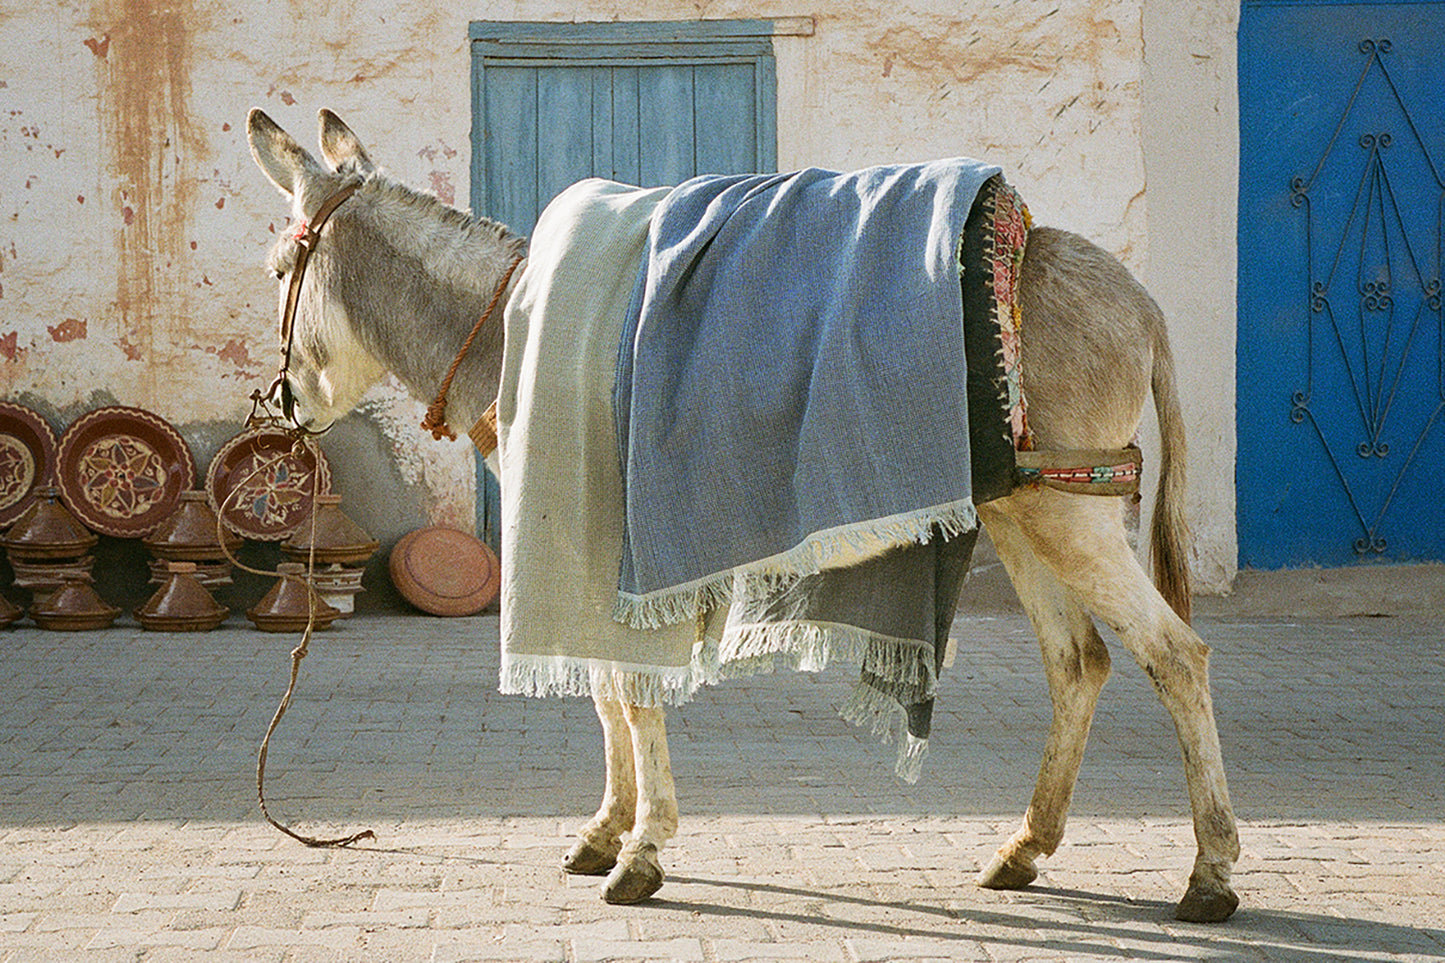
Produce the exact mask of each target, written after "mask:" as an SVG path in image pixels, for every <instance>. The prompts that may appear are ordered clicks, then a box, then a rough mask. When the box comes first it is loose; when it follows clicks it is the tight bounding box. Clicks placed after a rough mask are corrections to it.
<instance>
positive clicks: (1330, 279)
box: [1290, 39, 1445, 556]
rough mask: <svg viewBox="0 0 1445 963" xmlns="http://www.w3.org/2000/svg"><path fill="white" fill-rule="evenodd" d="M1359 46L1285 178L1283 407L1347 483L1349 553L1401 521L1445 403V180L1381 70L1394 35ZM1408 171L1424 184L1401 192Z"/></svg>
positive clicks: (1379, 547)
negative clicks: (1336, 103) (1300, 283)
mask: <svg viewBox="0 0 1445 963" xmlns="http://www.w3.org/2000/svg"><path fill="white" fill-rule="evenodd" d="M1358 49H1359V53H1360V55H1361V59H1362V65H1361V70H1360V74H1359V80H1358V82H1357V83H1356V85H1355V88H1354V90H1353V92H1351V94H1350V96H1349V98H1348V102H1347V103H1346V105H1345V108H1344V110H1343V112H1342V114H1341V117H1340V120H1339V123H1338V125H1337V126H1336V127H1335V129H1334V132H1333V135H1332V136H1331V138H1330V140H1329V142H1328V144H1327V145H1326V147H1325V150H1324V152H1323V154H1322V155H1321V156H1320V158H1319V161H1318V163H1316V164H1315V166H1314V168H1313V170H1312V171H1311V172H1310V173H1309V174H1308V175H1300V176H1296V177H1295V178H1293V179H1292V180H1291V182H1290V201H1291V203H1292V204H1293V205H1294V207H1296V208H1298V209H1299V210H1300V211H1301V212H1302V216H1303V217H1304V219H1305V244H1306V248H1307V254H1306V257H1307V261H1306V263H1307V264H1308V271H1309V290H1308V291H1307V292H1306V298H1305V301H1306V307H1305V317H1306V322H1307V326H1308V364H1307V367H1306V381H1305V386H1304V387H1303V388H1301V389H1299V390H1296V391H1295V392H1294V393H1293V395H1292V397H1291V410H1290V418H1291V420H1292V421H1293V422H1294V423H1295V424H1297V425H1302V426H1303V425H1308V426H1309V427H1310V428H1311V429H1312V430H1313V431H1314V433H1315V435H1316V436H1317V437H1318V440H1319V443H1320V445H1321V446H1322V447H1323V450H1324V452H1325V454H1326V455H1327V457H1328V461H1329V463H1330V465H1331V466H1332V467H1333V469H1334V473H1335V475H1336V477H1337V478H1338V480H1339V483H1340V485H1341V486H1342V487H1343V490H1344V493H1345V495H1346V497H1347V500H1348V503H1349V505H1350V508H1351V509H1352V511H1353V513H1354V515H1355V517H1356V519H1357V520H1358V524H1359V533H1360V534H1359V536H1358V537H1357V538H1355V539H1354V543H1353V544H1354V551H1355V553H1356V554H1357V555H1359V556H1377V555H1382V554H1384V553H1385V552H1386V550H1387V549H1388V548H1389V532H1390V530H1391V529H1392V526H1398V525H1400V524H1402V523H1406V524H1407V523H1408V520H1406V519H1400V518H1398V517H1395V516H1393V515H1391V512H1390V509H1391V507H1392V505H1394V504H1395V502H1396V496H1397V495H1398V494H1399V493H1400V492H1401V487H1402V485H1409V484H1411V483H1412V481H1413V475H1412V472H1411V469H1412V467H1416V468H1417V473H1418V471H1419V468H1418V467H1417V466H1416V465H1415V462H1416V455H1417V454H1418V453H1419V451H1420V449H1421V446H1422V445H1424V444H1425V442H1426V440H1427V438H1429V437H1430V434H1431V432H1432V431H1434V430H1436V425H1437V422H1439V420H1440V416H1441V413H1442V411H1445V353H1442V347H1441V346H1442V334H1445V329H1442V313H1441V290H1440V278H1441V270H1440V266H1441V226H1442V217H1445V180H1442V179H1441V177H1440V172H1439V167H1438V166H1437V165H1436V164H1435V161H1434V159H1433V158H1431V156H1430V153H1429V150H1428V149H1427V148H1426V146H1425V142H1424V140H1423V139H1422V138H1421V136H1420V132H1419V129H1418V128H1417V127H1416V125H1415V122H1414V120H1413V119H1412V117H1411V113H1410V110H1409V109H1408V107H1407V105H1406V103H1405V101H1404V99H1403V98H1402V97H1401V96H1400V92H1399V88H1398V87H1397V86H1396V83H1395V80H1394V79H1393V78H1392V77H1391V73H1390V64H1389V61H1390V54H1391V51H1392V44H1391V42H1390V40H1388V39H1366V40H1363V41H1361V42H1360V43H1359V48H1358ZM1362 94H1364V96H1363V97H1362ZM1365 103H1369V104H1371V105H1372V106H1371V107H1370V108H1369V109H1363V108H1362V105H1363V104H1365ZM1382 105H1383V106H1382ZM1406 181H1409V182H1411V183H1414V184H1417V185H1418V184H1425V185H1427V186H1428V191H1427V193H1428V194H1429V195H1430V196H1428V197H1427V196H1424V195H1422V194H1421V192H1420V191H1419V189H1418V188H1416V189H1414V190H1412V191H1411V193H1410V195H1409V196H1408V197H1402V196H1400V195H1397V193H1396V185H1397V184H1401V183H1404V182H1406ZM1406 398H1409V399H1410V401H1409V403H1405V402H1404V399H1406Z"/></svg>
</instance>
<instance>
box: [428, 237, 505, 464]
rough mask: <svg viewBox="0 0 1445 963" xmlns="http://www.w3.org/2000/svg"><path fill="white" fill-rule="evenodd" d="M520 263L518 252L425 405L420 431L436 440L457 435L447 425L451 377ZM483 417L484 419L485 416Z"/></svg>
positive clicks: (490, 314)
mask: <svg viewBox="0 0 1445 963" xmlns="http://www.w3.org/2000/svg"><path fill="white" fill-rule="evenodd" d="M521 263H522V256H521V255H520V254H519V255H517V257H516V258H515V259H514V260H513V261H512V264H511V266H510V267H508V268H507V273H506V274H504V275H502V283H501V284H498V285H497V290H495V291H493V292H492V301H491V303H490V304H488V305H487V310H485V311H483V312H482V316H481V317H480V318H477V323H476V324H474V325H472V330H471V332H470V333H469V334H468V335H467V340H465V341H463V342H462V348H461V350H460V351H458V352H457V356H456V357H455V358H453V359H452V366H451V367H450V368H448V369H447V374H446V377H445V378H443V379H442V384H441V387H440V388H438V389H437V396H436V400H434V401H433V402H432V403H431V404H430V405H428V406H427V409H426V417H425V418H423V419H422V420H421V428H422V431H429V432H431V434H432V438H434V439H436V440H437V441H441V440H442V439H443V438H451V439H455V438H456V437H457V433H456V432H454V431H452V429H451V427H450V426H448V425H447V392H448V391H450V390H451V388H452V379H453V378H455V377H456V376H457V369H458V368H460V367H461V366H462V359H464V358H465V357H466V356H467V352H468V351H470V350H471V349H472V342H473V341H475V340H476V338H477V333H478V332H480V331H481V330H482V325H484V324H486V323H487V321H488V319H490V318H491V316H492V313H493V312H494V311H496V310H497V304H498V303H499V302H500V301H501V300H502V293H503V292H504V291H506V290H507V284H508V283H509V282H510V281H511V280H512V274H513V273H514V272H515V271H516V270H517V265H518V264H521ZM483 418H484V419H485V416H483ZM478 424H480V422H478ZM473 430H475V428H474V429H473ZM493 447H495V445H494V446H493Z"/></svg>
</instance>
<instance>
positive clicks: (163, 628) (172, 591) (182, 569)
mask: <svg viewBox="0 0 1445 963" xmlns="http://www.w3.org/2000/svg"><path fill="white" fill-rule="evenodd" d="M165 566H166V576H165V580H164V581H162V582H161V587H160V588H159V589H157V590H156V593H155V594H154V595H152V596H151V597H150V600H149V601H147V602H146V603H145V604H144V605H142V606H141V607H140V608H138V609H136V610H135V617H136V621H138V622H139V623H140V624H141V627H142V628H145V629H149V630H151V631H154V632H205V631H207V630H210V629H214V628H215V627H216V626H218V625H220V624H221V623H222V622H224V621H225V620H226V615H227V613H229V612H230V611H231V610H230V609H228V608H226V607H225V606H224V605H221V604H219V603H218V602H217V601H216V600H215V599H214V598H212V597H211V593H210V592H208V591H207V590H206V587H205V586H204V585H202V584H201V581H200V579H199V578H197V575H196V563H195V562H166V563H165Z"/></svg>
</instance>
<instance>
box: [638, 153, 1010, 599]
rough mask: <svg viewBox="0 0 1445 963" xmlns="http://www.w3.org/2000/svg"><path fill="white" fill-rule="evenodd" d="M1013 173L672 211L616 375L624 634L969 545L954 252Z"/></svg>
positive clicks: (883, 180) (831, 180) (906, 169)
mask: <svg viewBox="0 0 1445 963" xmlns="http://www.w3.org/2000/svg"><path fill="white" fill-rule="evenodd" d="M998 172H999V168H998V167H996V166H993V165H989V164H984V163H981V162H978V161H973V160H966V159H957V160H947V161H937V162H932V163H928V164H920V165H907V166H902V165H900V166H885V167H873V168H868V169H865V170H861V171H856V172H853V173H847V174H840V173H835V172H832V171H825V170H816V169H810V170H804V171H798V172H795V173H789V174H776V175H745V176H729V177H721V176H709V177H700V178H696V179H694V180H691V181H688V182H687V183H685V184H683V185H681V186H679V187H678V188H676V189H675V190H673V191H672V193H671V194H670V195H669V196H668V197H667V198H666V199H665V200H664V201H663V203H662V204H661V205H660V206H659V207H658V209H657V210H656V211H655V212H654V213H653V216H652V222H651V227H650V233H649V240H648V250H647V255H646V264H645V265H644V269H643V272H642V274H641V276H640V279H639V282H638V286H637V288H636V289H635V291H634V294H633V301H632V305H631V308H630V311H629V317H628V322H627V326H626V327H625V329H624V336H623V339H622V350H621V352H620V357H619V365H618V378H617V384H616V391H617V396H616V417H617V428H618V444H619V453H620V458H621V462H622V466H623V477H624V482H625V493H626V528H625V544H624V551H623V557H622V561H621V575H620V584H619V607H618V616H619V619H621V620H625V621H627V622H629V623H630V624H633V625H638V626H643V625H662V624H668V623H675V622H678V621H682V620H685V619H688V618H690V617H693V616H695V615H696V614H697V613H698V612H699V611H700V610H708V609H711V608H713V607H716V606H718V605H720V604H722V603H724V602H725V601H727V600H728V599H730V598H732V592H733V582H734V577H735V576H740V577H747V578H751V579H753V580H754V582H756V581H757V580H758V579H767V580H770V584H773V585H774V586H783V585H786V584H787V583H789V582H791V581H794V580H797V579H799V578H802V577H804V576H807V575H812V574H816V573H819V572H822V571H825V570H828V569H832V568H841V567H847V566H851V565H856V564H858V563H860V562H863V561H866V560H868V559H872V558H876V557H878V556H879V555H882V554H884V553H887V552H889V551H891V550H894V549H897V548H899V547H901V546H905V545H910V544H918V543H925V542H927V541H929V540H930V539H931V538H933V537H935V536H936V535H939V534H942V535H944V536H949V535H954V534H958V533H961V532H964V531H967V530H971V529H972V528H974V526H975V525H976V516H975V514H974V506H973V500H972V497H971V495H972V493H971V488H970V464H969V432H968V414H967V368H966V364H965V357H964V337H963V318H962V299H961V298H960V293H959V261H958V257H959V239H960V236H961V235H962V233H963V229H964V225H965V222H966V220H967V219H968V216H969V212H970V209H971V207H972V205H973V202H974V199H975V195H976V194H977V193H978V191H979V188H980V187H981V186H982V185H983V184H984V182H985V181H986V180H987V179H988V178H990V177H991V176H993V175H994V174H997V173H998Z"/></svg>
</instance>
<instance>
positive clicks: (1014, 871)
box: [974, 853, 1039, 889]
mask: <svg viewBox="0 0 1445 963" xmlns="http://www.w3.org/2000/svg"><path fill="white" fill-rule="evenodd" d="M1038 878H1039V871H1038V870H1037V869H1035V868H1034V861H1033V860H1031V859H1026V858H1025V857H1022V856H1014V857H1012V858H1006V857H1005V856H1004V855H1003V854H1002V853H995V854H994V857H993V862H991V863H989V864H988V868H987V869H985V870H984V871H983V872H981V873H979V874H978V879H977V880H975V881H974V882H976V883H977V884H978V885H979V886H982V887H983V888H984V889H1023V888H1024V887H1025V886H1027V885H1029V884H1030V883H1032V882H1033V881H1034V880H1036V879H1038Z"/></svg>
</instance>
